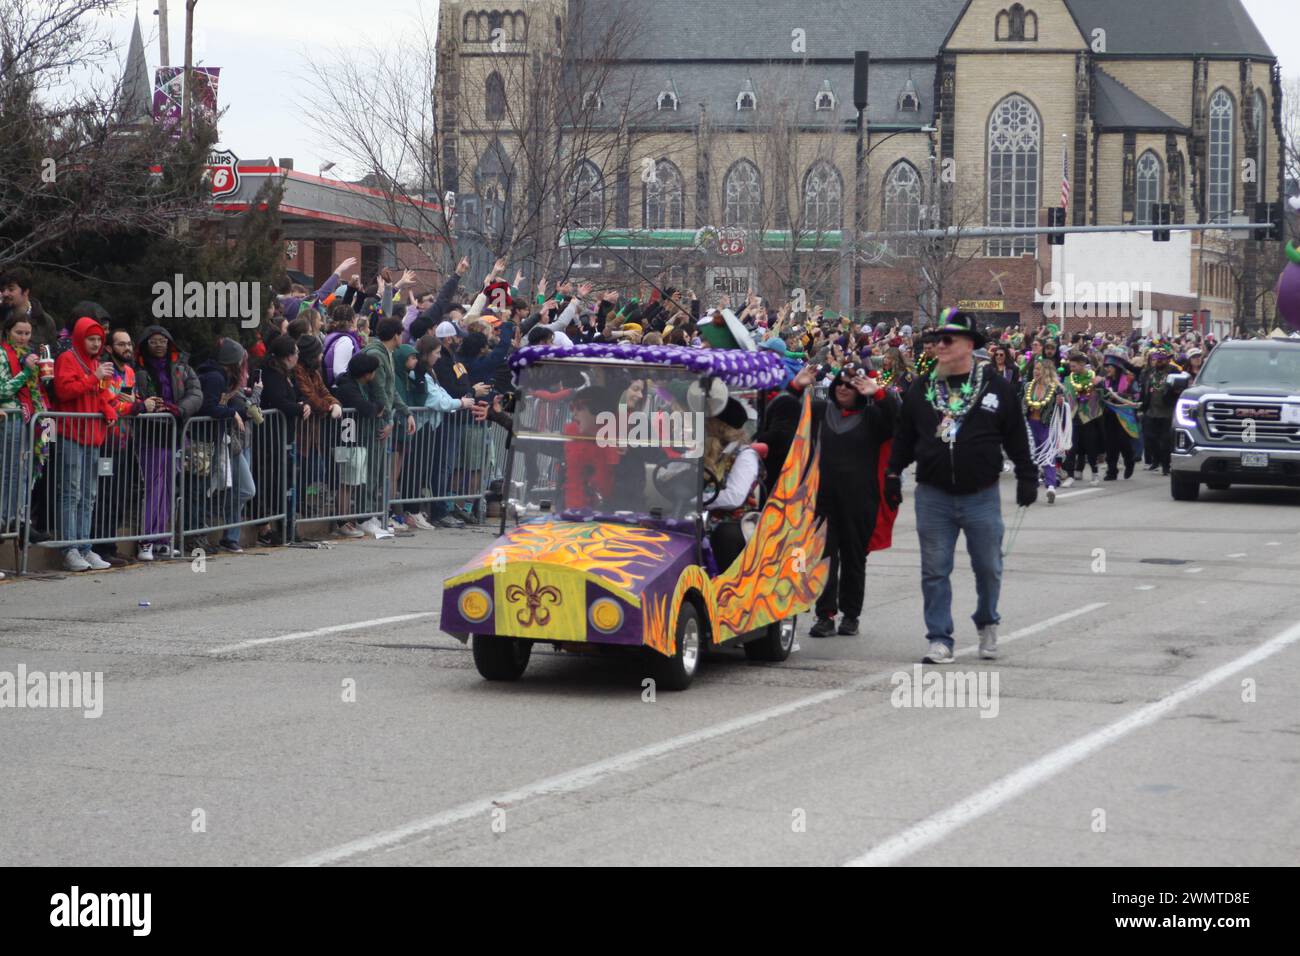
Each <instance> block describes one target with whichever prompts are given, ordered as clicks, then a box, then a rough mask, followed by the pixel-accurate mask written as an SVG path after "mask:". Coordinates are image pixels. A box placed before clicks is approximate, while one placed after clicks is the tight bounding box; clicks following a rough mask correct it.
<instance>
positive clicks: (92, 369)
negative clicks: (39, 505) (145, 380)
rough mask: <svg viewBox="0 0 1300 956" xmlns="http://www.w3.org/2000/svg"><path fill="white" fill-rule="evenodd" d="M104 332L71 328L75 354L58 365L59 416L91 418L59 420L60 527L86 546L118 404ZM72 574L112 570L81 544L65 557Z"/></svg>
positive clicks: (86, 321) (83, 321) (83, 323)
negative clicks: (101, 465) (102, 454)
mask: <svg viewBox="0 0 1300 956" xmlns="http://www.w3.org/2000/svg"><path fill="white" fill-rule="evenodd" d="M103 347H104V330H103V328H101V327H100V324H99V323H98V322H97V321H95V320H94V319H92V318H89V317H82V318H80V319H78V320H77V323H76V325H74V326H73V328H72V348H70V349H68V350H67V351H66V352H64V353H63V354H62V355H60V356H59V358H58V360H57V361H56V362H55V364H54V394H55V402H54V410H55V411H57V412H68V413H77V414H79V415H90V416H94V417H89V418H62V419H60V420H59V447H58V449H57V451H56V456H57V457H58V468H59V519H60V521H59V527H58V532H57V536H58V537H60V538H62V539H63V540H65V541H84V540H85V539H87V538H89V537H90V536H91V534H92V533H93V532H92V530H91V528H92V521H93V519H94V514H95V492H96V489H97V487H98V484H99V450H100V448H101V447H102V446H103V444H104V439H105V438H106V437H107V435H108V425H110V424H112V423H113V422H115V421H117V403H116V401H115V400H114V397H113V393H112V391H111V390H110V389H109V380H110V379H111V378H112V377H113V373H114V371H115V367H114V365H113V363H112V362H111V361H109V360H108V358H107V357H106V356H104V355H102V354H101V352H102V350H103ZM63 566H64V567H65V568H67V569H68V570H69V571H90V570H95V571H102V570H104V569H106V568H108V567H111V565H109V563H108V562H107V561H105V560H104V559H103V558H101V557H100V556H99V555H97V554H95V553H94V552H93V551H91V550H90V545H89V544H79V545H76V546H73V547H70V548H68V549H67V550H66V551H65V552H64V553H63Z"/></svg>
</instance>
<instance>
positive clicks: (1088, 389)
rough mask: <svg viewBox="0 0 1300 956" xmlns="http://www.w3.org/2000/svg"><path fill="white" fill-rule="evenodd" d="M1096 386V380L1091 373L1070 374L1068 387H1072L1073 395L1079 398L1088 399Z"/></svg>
mask: <svg viewBox="0 0 1300 956" xmlns="http://www.w3.org/2000/svg"><path fill="white" fill-rule="evenodd" d="M1096 384H1097V379H1096V376H1094V375H1093V374H1092V372H1071V373H1070V385H1071V386H1073V387H1074V393H1075V394H1076V395H1078V396H1079V397H1080V398H1083V399H1087V398H1089V397H1090V396H1091V394H1092V389H1093V386H1094V385H1096Z"/></svg>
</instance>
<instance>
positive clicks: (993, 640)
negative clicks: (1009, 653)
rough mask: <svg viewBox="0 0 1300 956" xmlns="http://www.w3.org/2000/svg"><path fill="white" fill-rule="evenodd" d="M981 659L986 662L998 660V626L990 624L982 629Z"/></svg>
mask: <svg viewBox="0 0 1300 956" xmlns="http://www.w3.org/2000/svg"><path fill="white" fill-rule="evenodd" d="M980 657H981V659H983V660H986V661H995V660H997V659H998V626H997V625H996V624H989V625H988V626H986V627H981V628H980Z"/></svg>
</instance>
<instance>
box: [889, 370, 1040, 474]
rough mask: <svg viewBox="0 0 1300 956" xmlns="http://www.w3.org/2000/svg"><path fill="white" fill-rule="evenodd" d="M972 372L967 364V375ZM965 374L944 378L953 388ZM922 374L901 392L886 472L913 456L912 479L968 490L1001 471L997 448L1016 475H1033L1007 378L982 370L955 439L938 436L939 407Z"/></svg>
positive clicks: (1020, 416) (894, 470)
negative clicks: (980, 383) (980, 382)
mask: <svg viewBox="0 0 1300 956" xmlns="http://www.w3.org/2000/svg"><path fill="white" fill-rule="evenodd" d="M973 375H974V370H973V369H972V372H971V376H973ZM969 377H970V376H966V375H959V376H955V377H953V378H951V379H949V388H951V389H953V391H956V390H957V389H959V388H960V387H961V386H962V385H963V384H964V383H965V382H966V381H967V379H968V378H969ZM929 387H930V380H929V378H928V377H924V378H920V379H918V380H917V381H915V382H913V383H912V387H911V388H909V389H908V390H907V394H906V395H904V396H903V411H902V415H901V416H900V418H899V423H898V428H897V429H896V432H895V435H894V450H893V454H892V455H891V456H890V458H889V473H890V474H894V475H901V474H902V473H903V469H905V468H906V467H907V466H908V465H910V464H911V463H912V462H916V480H917V481H918V482H920V483H921V484H924V485H930V486H931V487H933V488H938V489H939V490H940V491H946V492H947V493H948V494H952V495H968V494H973V493H974V492H977V491H983V490H984V489H986V488H989V487H991V486H993V485H995V484H996V483H997V481H998V478H999V477H1000V476H1001V474H1002V451H1003V449H1006V453H1007V457H1008V458H1010V459H1011V461H1012V463H1013V464H1014V465H1015V468H1016V479H1017V480H1018V481H1032V482H1035V483H1037V481H1038V466H1037V465H1035V464H1034V462H1033V459H1032V458H1031V457H1030V452H1029V449H1030V443H1029V427H1028V426H1027V425H1026V424H1025V414H1024V410H1023V409H1021V407H1020V399H1019V397H1018V396H1017V395H1016V392H1015V389H1014V388H1012V386H1011V384H1010V383H1009V382H1008V381H1007V380H1006V379H1004V378H1003V377H1002V376H1000V375H995V374H993V373H992V368H989V369H987V370H986V372H985V375H984V384H983V386H982V387H981V388H980V390H979V393H978V394H977V395H975V398H974V401H973V403H972V406H971V410H970V411H969V412H968V413H967V415H966V418H965V420H964V421H963V422H962V425H961V428H960V429H959V430H958V432H957V439H956V440H955V441H954V442H953V443H952V444H948V443H947V442H945V441H944V440H943V439H942V438H940V437H939V434H938V432H939V422H940V418H939V413H938V412H937V411H935V410H934V406H933V405H931V404H930V400H929V399H928V398H926V394H925V393H926V390H927V389H928V388H929Z"/></svg>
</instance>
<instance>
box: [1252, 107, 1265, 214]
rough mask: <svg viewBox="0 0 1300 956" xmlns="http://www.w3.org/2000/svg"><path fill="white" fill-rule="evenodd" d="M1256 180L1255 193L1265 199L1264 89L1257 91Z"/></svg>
mask: <svg viewBox="0 0 1300 956" xmlns="http://www.w3.org/2000/svg"><path fill="white" fill-rule="evenodd" d="M1254 103H1255V109H1254V119H1255V182H1257V183H1259V187H1258V188H1257V189H1256V190H1255V195H1256V196H1258V197H1260V199H1261V200H1262V199H1263V196H1264V183H1266V182H1267V181H1268V98H1267V97H1266V96H1264V93H1263V91H1262V90H1256V91H1255V100H1254Z"/></svg>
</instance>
